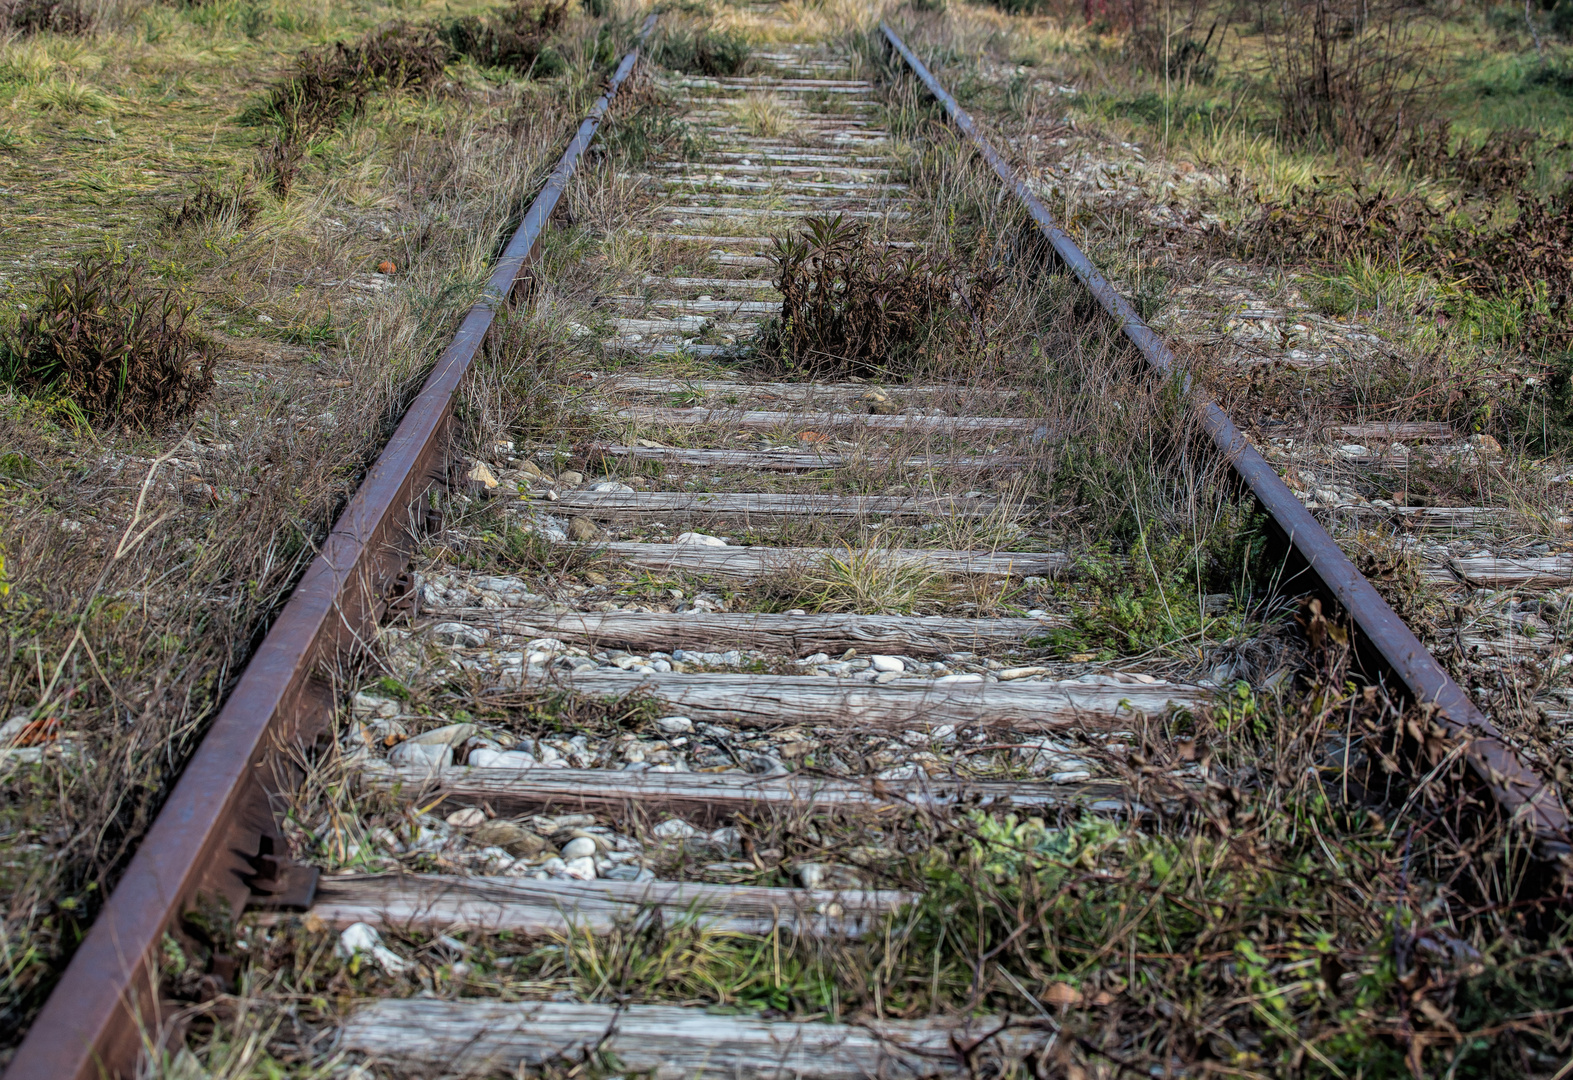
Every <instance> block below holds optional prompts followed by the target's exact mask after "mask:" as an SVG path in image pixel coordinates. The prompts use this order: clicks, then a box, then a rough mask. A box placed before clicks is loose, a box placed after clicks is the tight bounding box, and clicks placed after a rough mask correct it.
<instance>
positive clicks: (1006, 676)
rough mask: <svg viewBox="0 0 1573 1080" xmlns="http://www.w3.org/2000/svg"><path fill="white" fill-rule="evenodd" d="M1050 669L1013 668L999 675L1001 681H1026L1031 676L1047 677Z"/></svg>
mask: <svg viewBox="0 0 1573 1080" xmlns="http://www.w3.org/2000/svg"><path fill="white" fill-rule="evenodd" d="M1048 670H1049V669H1048V668H1044V667H1012V668H1006V669H1005V670H1004V671H1001V672H1000V673H999V677H1000V681H1001V682H1007V681H1009V680H1011V679H1025V678H1027V677H1028V676H1030V675H1046V674H1048Z"/></svg>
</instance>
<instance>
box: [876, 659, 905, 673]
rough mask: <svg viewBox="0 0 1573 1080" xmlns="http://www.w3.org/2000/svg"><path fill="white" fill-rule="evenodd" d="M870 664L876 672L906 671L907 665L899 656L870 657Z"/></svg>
mask: <svg viewBox="0 0 1573 1080" xmlns="http://www.w3.org/2000/svg"><path fill="white" fill-rule="evenodd" d="M868 662H869V663H870V664H871V665H872V666H873V668H874V670H875V671H897V672H899V671H905V670H907V665H906V664H905V663H904V662H903V661H902V659H901V657H899V656H870V657H869V658H868Z"/></svg>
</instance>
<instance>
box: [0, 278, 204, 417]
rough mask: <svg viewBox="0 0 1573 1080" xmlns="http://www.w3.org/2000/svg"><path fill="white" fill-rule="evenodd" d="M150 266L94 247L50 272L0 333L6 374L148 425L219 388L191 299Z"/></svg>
mask: <svg viewBox="0 0 1573 1080" xmlns="http://www.w3.org/2000/svg"><path fill="white" fill-rule="evenodd" d="M147 277H148V270H147V268H146V267H145V266H144V265H142V264H140V263H136V262H117V261H116V259H115V257H114V256H113V255H112V254H110V253H103V254H97V255H90V256H88V257H87V258H84V259H83V260H82V261H81V262H79V263H78V264H77V265H76V266H74V267H72V268H70V269H68V270H66V271H64V272H62V273H60V274H57V275H55V276H53V277H51V278H48V279H46V280H45V281H44V283H43V288H42V291H41V294H40V295H39V296H38V297H37V298H35V299H34V300H33V301H32V302H31V303H29V304H28V305H27V308H26V310H25V312H24V313H23V315H22V318H21V321H20V324H19V325H18V326H17V328H16V330H15V331H14V332H12V333H10V334H8V335H6V337H5V339H4V341H3V342H0V380H3V381H4V382H5V383H6V384H7V385H9V386H11V387H13V388H15V389H18V390H21V391H23V392H26V393H29V394H49V395H59V396H61V397H64V398H67V399H69V400H70V401H71V402H74V403H75V404H76V405H77V406H78V407H79V408H81V409H82V411H83V412H84V413H86V414H87V415H88V416H89V417H91V418H93V419H95V420H103V421H120V422H123V423H127V424H137V425H152V424H158V423H162V422H165V421H168V420H171V419H174V418H176V417H179V416H182V415H184V414H186V413H189V412H190V411H191V410H192V408H193V407H194V406H195V405H196V404H197V402H198V401H199V400H201V399H202V397H203V396H205V395H206V394H207V393H208V392H209V391H210V390H211V389H212V387H213V370H212V359H211V356H210V354H209V351H208V350H209V346H208V344H207V342H206V341H204V340H203V339H202V338H201V337H200V336H199V335H197V334H196V333H195V332H193V331H192V330H191V329H190V327H189V326H188V325H187V324H188V321H189V320H190V317H191V313H192V311H193V307H192V305H190V304H187V303H186V302H185V301H183V300H182V299H181V298H180V297H179V296H178V295H177V294H176V293H175V292H174V291H173V290H170V289H158V288H152V287H149V286H147V285H145V284H144V281H146V279H147Z"/></svg>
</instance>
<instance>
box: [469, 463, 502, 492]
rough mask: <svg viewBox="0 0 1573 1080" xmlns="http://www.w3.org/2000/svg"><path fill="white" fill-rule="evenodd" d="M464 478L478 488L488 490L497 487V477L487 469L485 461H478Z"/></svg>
mask: <svg viewBox="0 0 1573 1080" xmlns="http://www.w3.org/2000/svg"><path fill="white" fill-rule="evenodd" d="M464 478H465V479H466V480H468V481H469V482H470V483H471V484H473V485H475V486H476V487H480V488H486V489H487V490H490V489H492V488H494V487H496V486H497V477H496V476H494V475H492V471H491V469H489V468H487V466H486V462H484V461H477V462H476V463H475V464H474V465H472V466H470V471H469V472H467V473H465V474H464Z"/></svg>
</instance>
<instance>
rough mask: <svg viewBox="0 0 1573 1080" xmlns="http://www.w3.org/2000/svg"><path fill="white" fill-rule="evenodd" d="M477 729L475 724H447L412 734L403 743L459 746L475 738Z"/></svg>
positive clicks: (406, 744) (404, 744)
mask: <svg viewBox="0 0 1573 1080" xmlns="http://www.w3.org/2000/svg"><path fill="white" fill-rule="evenodd" d="M477 730H478V729H477V728H476V726H475V725H474V724H445V725H444V726H442V727H439V728H432V729H431V730H430V731H423V732H421V733H420V734H419V735H412V736H410V738H409V741H408V742H405V743H402V744H401V745H403V746H408V745H410V743H415V744H417V745H426V746H458V745H459V744H460V743H462V742H463V741H464V740H466V739H473V738H474V737H475V732H476V731H477Z"/></svg>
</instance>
